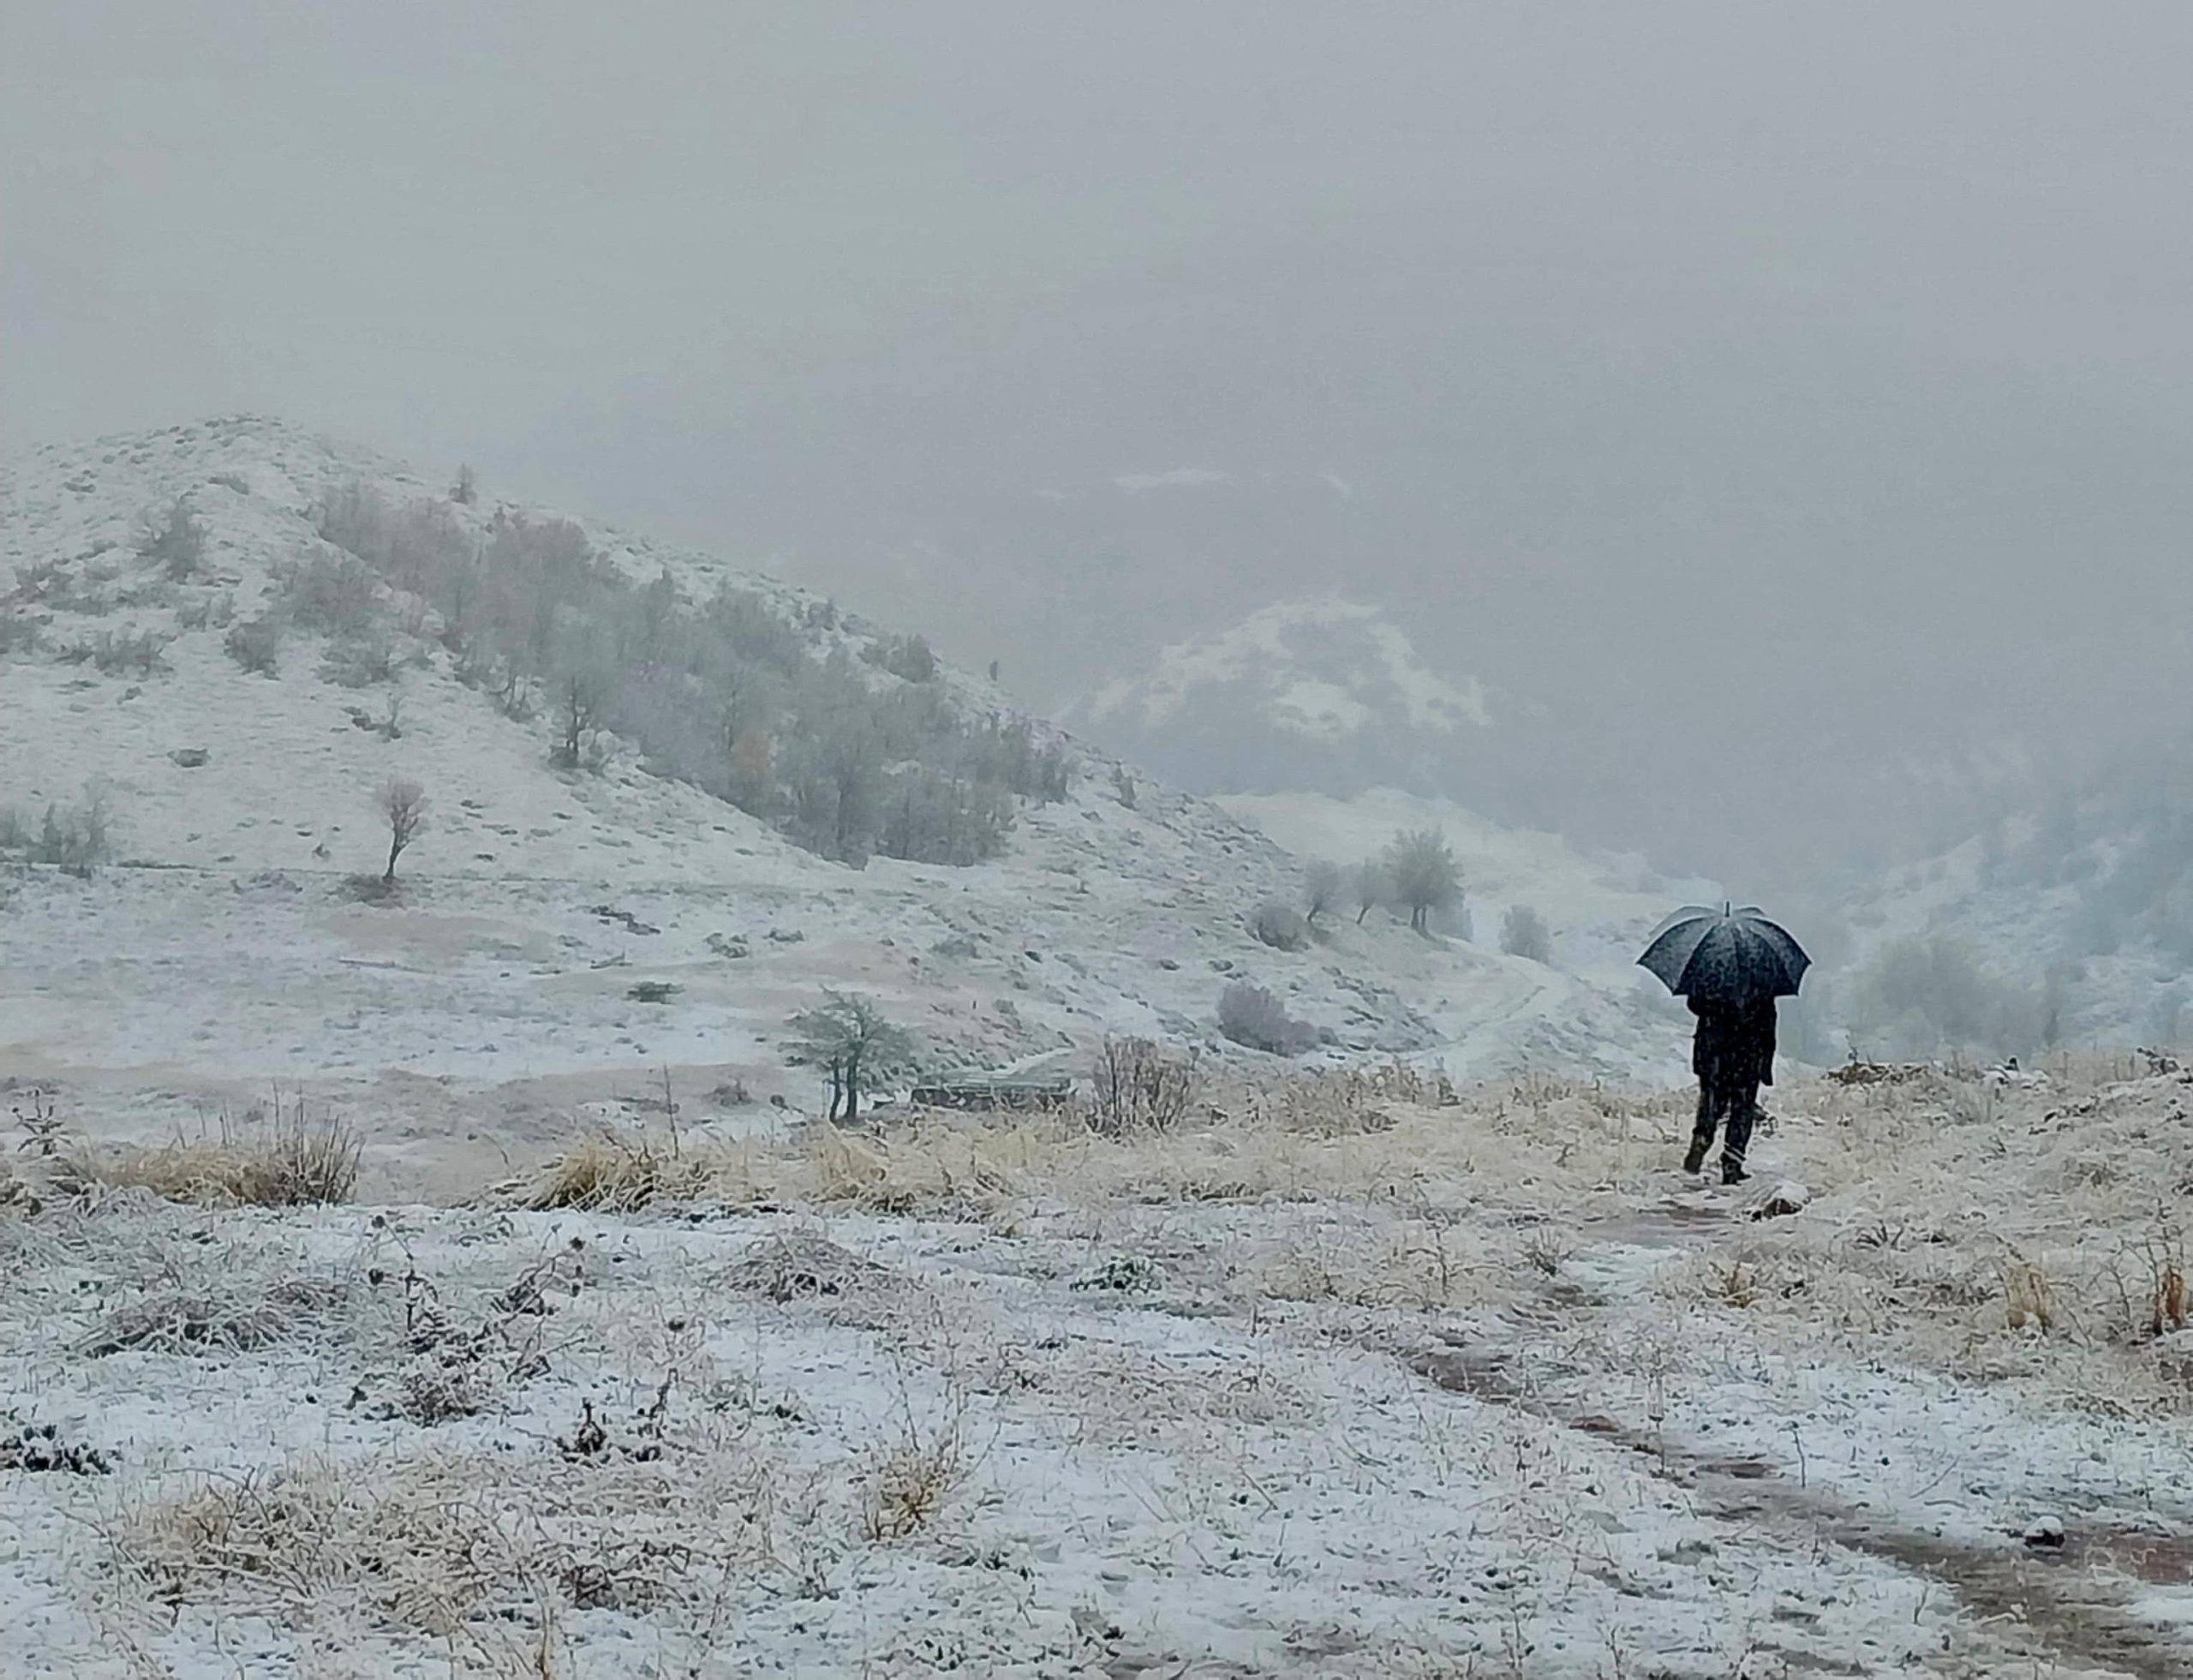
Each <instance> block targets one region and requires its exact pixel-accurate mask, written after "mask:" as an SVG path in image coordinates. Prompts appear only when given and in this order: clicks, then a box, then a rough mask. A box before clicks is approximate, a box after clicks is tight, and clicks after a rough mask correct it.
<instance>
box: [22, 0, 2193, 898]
mask: <svg viewBox="0 0 2193 1680" xmlns="http://www.w3.org/2000/svg"><path fill="white" fill-rule="evenodd" d="M0 16H4V18H5V25H4V35H0V446H4V447H6V448H8V449H10V450H12V449H15V448H20V447H21V446H23V445H27V444H30V443H34V442H40V441H45V440H50V439H68V438H73V437H80V436H88V435H92V434H94V433H103V432H109V431H115V430H120V429H124V428H129V427H140V426H149V425H155V424H167V423H171V422H174V421H182V420H188V419H195V418H200V417H203V416H207V415H210V414H213V413H221V412H233V411H238V410H250V411H256V412H267V413H274V414H278V415H281V416H284V417H287V418H290V419H293V420H296V421H300V422H302V423H305V424H308V425H310V426H312V427H315V428H318V429H322V430H326V431H328V432H331V433H335V434H337V435H339V436H345V437H351V438H356V439H361V440H362V441H366V442H369V443H372V444H374V445H378V446H379V447H382V448H384V449H385V450H387V451H390V452H391V453H394V454H397V455H400V456H403V457H407V458H410V459H413V460H416V461H420V462H421V463H426V464H429V465H431V464H433V463H454V462H456V461H457V460H459V459H467V460H470V461H472V462H474V463H475V464H477V465H478V466H479V467H480V468H481V471H482V474H483V477H484V480H485V481H486V482H487V486H488V487H489V489H490V490H491V492H494V493H505V494H511V495H516V496H521V497H528V498H541V499H548V500H552V501H554V502H558V503H560V504H562V505H566V506H569V507H571V508H574V509H576V510H577V511H584V512H586V513H589V514H590V515H594V516H597V517H607V518H609V519H611V520H612V521H614V522H615V523H620V524H624V525H627V526H630V527H634V528H638V529H648V530H651V531H654V532H657V533H660V534H663V535H672V536H678V537H684V538H687V539H690V540H694V541H701V542H704V543H706V544H707V545H708V546H709V547H716V548H720V549H721V550H723V551H725V552H726V553H732V554H735V555H739V556H743V557H747V558H751V559H763V558H770V559H774V560H775V561H776V562H777V563H779V564H780V565H783V566H784V568H785V569H786V570H787V571H791V572H792V573H793V574H794V575H796V576H798V577H799V578H800V579H801V580H802V581H804V582H809V583H819V584H821V585H822V586H823V587H827V588H829V589H834V590H835V591H836V592H837V593H839V594H840V596H841V597H842V598H844V599H846V600H847V601H850V602H852V603H853V604H856V605H858V606H861V607H865V608H867V609H869V610H870V611H871V612H872V613H875V615H876V616H879V617H883V618H887V619H889V618H900V617H903V618H905V619H909V620H911V621H912V622H914V623H917V624H919V625H922V626H923V627H924V628H926V629H928V630H929V631H930V632H931V633H932V634H933V635H934V636H935V637H936V638H937V639H938V641H939V643H940V644H941V646H942V647H943V648H944V649H946V651H947V652H948V653H950V654H953V655H956V656H958V657H960V658H962V659H965V660H969V661H984V660H987V659H988V658H990V657H1001V658H1002V659H1003V661H1004V662H1005V664H1006V665H1007V667H1008V675H1009V678H1010V677H1013V676H1016V675H1017V677H1018V679H1019V686H1020V687H1021V688H1022V691H1024V692H1025V693H1027V694H1028V695H1029V696H1030V697H1031V699H1034V700H1036V701H1037V702H1041V703H1044V704H1049V705H1055V704H1057V703H1059V702H1062V701H1064V700H1066V699H1067V698H1069V697H1071V696H1072V695H1073V693H1075V692H1077V691H1079V690H1081V689H1083V688H1085V687H1086V686H1088V685H1091V684H1093V683H1094V682H1096V681H1097V680H1100V679H1102V678H1103V677H1104V676H1107V675H1109V674H1112V673H1114V671H1116V670H1117V669H1118V668H1120V667H1121V666H1122V665H1124V664H1128V663H1132V661H1133V660H1134V659H1135V658H1137V657H1138V656H1139V655H1143V654H1144V653H1146V652H1147V651H1148V649H1149V648H1150V646H1152V645H1154V644H1155V643H1156V642H1158V641H1162V640H1166V639H1171V637H1174V636H1177V635H1178V634H1180V633H1181V631H1183V630H1185V629H1187V628H1193V627H1198V626H1215V625H1221V624H1223V623H1225V622H1227V621H1228V619H1231V618H1232V617H1234V616H1238V615H1239V614H1240V613H1242V612H1245V611H1246V610H1248V609H1249V608H1251V607H1255V606H1257V605H1258V604H1261V603H1262V602H1263V601H1266V600H1269V599H1271V598H1273V597H1274V596H1275V595H1280V594H1283V593H1288V592H1290V591H1294V590H1296V589H1302V588H1307V587H1316V586H1321V585H1322V586H1325V587H1333V586H1337V587H1341V588H1343V589H1347V591H1348V592H1350V593H1353V594H1356V595H1360V596H1362V597H1363V598H1365V599H1371V600H1377V601H1383V602H1386V603H1388V604H1389V605H1392V606H1395V607H1396V608H1397V609H1401V610H1403V611H1404V612H1405V613H1406V615H1407V620H1408V622H1409V623H1410V625H1411V628H1412V630H1413V631H1415V632H1416V633H1417V634H1418V635H1419V640H1420V641H1421V642H1423V643H1425V654H1426V656H1427V658H1428V659H1429V660H1430V661H1431V662H1433V663H1434V664H1438V665H1442V666H1443V667H1445V668H1448V669H1449V670H1451V671H1454V672H1456V673H1481V674H1483V675H1484V676H1485V679H1486V680H1487V682H1488V683H1489V684H1490V685H1491V686H1492V688H1493V690H1494V691H1495V693H1496V695H1501V694H1505V695H1507V696H1509V697H1510V701H1509V703H1510V711H1511V715H1515V716H1522V715H1526V714H1528V715H1530V716H1533V717H1535V718H1538V719H1539V720H1540V721H1539V724H1538V725H1536V727H1537V728H1538V729H1539V732H1540V737H1539V738H1538V739H1536V740H1534V742H1533V749H1532V750H1533V754H1534V755H1537V756H1534V757H1533V760H1532V762H1533V764H1534V765H1535V764H1539V763H1541V762H1542V763H1543V765H1544V771H1543V774H1535V775H1530V776H1525V775H1520V774H1517V772H1516V769H1515V766H1513V765H1511V766H1509V771H1508V774H1507V775H1506V777H1505V779H1504V780H1503V784H1502V788H1503V791H1502V792H1501V794H1500V798H1499V799H1498V800H1497V801H1494V803H1504V804H1506V805H1507V806H1508V807H1509V808H1510V809H1511V810H1512V811H1513V812H1514V813H1515V814H1517V815H1527V816H1532V817H1533V819H1534V820H1551V821H1557V822H1565V823H1568V824H1569V825H1570V826H1573V827H1575V828H1577V829H1579V830H1580V831H1581V832H1584V833H1585V834H1586V835H1587V836H1588V837H1590V838H1594V839H1600V840H1615V841H1621V842H1624V843H1632V844H1646V845H1649V846H1652V848H1653V850H1654V851H1655V853H1656V855H1657V856H1659V857H1661V858H1663V859H1664V860H1665V861H1667V862H1669V863H1670V864H1682V865H1683V866H1686V867H1700V868H1706V869H1715V868H1722V867H1725V866H1735V865H1741V866H1742V867H1743V868H1746V869H1750V870H1757V871H1759V872H1760V873H1764V874H1771V873H1772V872H1773V871H1775V870H1784V871H1787V870H1792V869H1796V868H1800V867H1804V866H1808V865H1809V864H1814V863H1816V862H1818V861H1820V859H1821V858H1822V855H1823V853H1824V852H1825V853H1826V854H1828V855H1838V854H1839V853H1840V852H1841V851H1843V849H1846V848H1849V847H1856V846H1860V845H1861V844H1862V843H1863V841H1864V840H1865V839H1866V835H1867V831H1868V829H1869V828H1879V830H1881V831H1882V832H1883V833H1895V834H1898V835H1899V837H1901V836H1902V834H1903V829H1904V828H1908V827H1909V823H1910V822H1911V820H1912V818H1913V810H1912V809H1910V808H1909V800H1910V798H1911V793H1910V790H1911V789H1912V788H1914V787H1918V788H1923V787H1925V786H1928V785H1930V784H1931V783H1933V782H1934V781H1937V780H1942V781H1950V780H1955V779H1956V778H1957V776H1960V775H1963V774H1966V773H1967V772H1968V771H1969V769H1970V768H1971V767H1972V766H1973V765H1974V764H1975V763H1977V762H1989V763H1993V762H2022V761H2023V760H2024V759H2026V758H2030V757H2034V756H2037V757H2039V758H2040V759H2042V760H2046V761H2048V762H2056V763H2069V762H2076V761H2078V760H2079V759H2081V758H2082V757H2087V756H2094V755H2098V754H2100V753H2103V752H2106V751H2108V750H2116V749H2118V748H2121V747H2123V746H2125V745H2128V744H2131V743H2132V742H2134V741H2135V740H2136V739H2137V738H2141V737H2142V735H2143V733H2144V732H2151V731H2153V730H2154V729H2157V728H2160V727H2161V726H2164V724H2165V723H2166V722H2169V723H2171V724H2173V725H2174V722H2175V714H2176V713H2177V712H2178V711H2182V710H2183V708H2184V702H2185V701H2186V699H2187V698H2188V697H2189V688H2193V685H2189V683H2188V680H2187V678H2186V675H2185V672H2184V663H2185V655H2186V654H2187V652H2188V646H2187V638H2186V626H2187V622H2188V620H2187V610H2188V606H2189V596H2193V584H2189V583H2188V581H2187V577H2186V565H2185V561H2186V558H2187V556H2186V550H2187V538H2188V533H2189V532H2193V489H2189V487H2188V484H2187V475H2186V470H2185V469H2186V465H2187V460H2188V450H2187V445H2188V442H2189V439H2193V326H2189V324H2188V305H2187V300H2188V298H2189V297H2193V217H2189V216H2188V215H2187V213H2186V198H2187V188H2188V178H2189V170H2193V110H2189V101H2188V100H2187V99H2186V98H2185V96H2184V66H2185V65H2186V64H2187V63H2193V11H2189V10H2188V9H2185V8H2184V7H2181V6H2177V5H2144V4H2142V5H2134V4H2122V5H2116V6H2112V7H2108V8H2091V7H2077V6H2071V5H2061V6H2052V7H2039V6H2029V5H2017V4H2005V3H1988V4H1974V5H1927V6H1914V5H1911V4H1909V3H1908V0H1907V3H1896V4H1889V5H1879V6H1864V5H1848V4H1838V5H1836V6H1833V7H1812V8H1802V9H1800V8H1796V7H1766V6H1759V5H1755V4H1751V5H1728V6H1694V5H1682V4H1671V3H1659V4H1655V5H1652V6H1635V5H1606V6H1585V5H1565V4H1554V5H1533V6H1512V5H1491V4H1488V5H1470V6H1436V7H1384V6H1376V5H1353V4H1351V5H1347V6H1337V5H1336V6H1310V5H1306V4H1280V3H1264V4H1258V5H1253V6H1218V5H1210V4H1197V5H1167V6H1134V5H1126V4H1119V3H1107V4H1104V5H1102V6H1085V7H1076V8H1072V9H1067V8H1059V7H1050V6H1030V5H1025V4H1019V5H997V6H947V5H933V4H920V5H911V6H899V7H884V6H880V5H879V6H875V7H858V8H852V7H821V6H813V5H807V4H799V5H789V6H771V7H755V8H744V7H727V6H720V5H692V6H685V7H666V6H646V5H640V6H629V5H628V6H619V7H614V8H611V7H604V6H600V5H595V4H588V5H577V6H574V5H556V6H548V5H538V4H534V5H511V6H507V7H493V8H490V7H484V6H461V5H420V6H402V5H393V4H362V5H356V6H341V5H335V4H317V5H313V6H308V7H292V6H279V5H266V6H260V7H247V6H242V5H233V6H210V5H198V4H145V5H140V6H100V5H88V4H71V5H68V6H59V5H39V6H31V5H23V4H20V3H15V0H0ZM1180 467H1197V468H1204V469H1211V470H1214V471H1223V472H1226V473H1228V474H1230V475H1233V479H1232V481H1231V482H1230V483H1229V484H1228V485H1226V486H1222V487H1216V488H1215V489H1212V490H1210V491H1208V492H1205V491H1198V490H1190V489H1184V490H1178V491H1168V492H1164V493H1161V494H1156V495H1152V496H1148V497H1138V498H1125V497H1122V496H1121V495H1120V493H1118V491H1117V489H1116V487H1114V486H1113V485H1112V483H1111V481H1112V479H1113V477H1114V475H1118V474H1121V473H1130V472H1162V471H1165V470H1168V469H1174V468H1180ZM1328 474H1330V475H1333V477H1335V478H1337V479H1338V480H1339V481H1341V483H1343V484H1345V485H1346V486H1347V487H1348V492H1347V493H1345V494H1343V493H1341V492H1340V491H1339V490H1337V489H1335V488H1333V487H1332V486H1331V485H1330V481H1328V480H1327V479H1326V478H1325V476H1324V475H1328ZM1670 649H1684V650H1686V651H1685V654H1684V656H1683V658H1682V659H1681V660H1678V659H1676V658H1674V657H1672V656H1671V655H1670V651H1669V650H1670ZM1899 777H1900V778H1901V780H1898V778H1899ZM1884 778H1885V780H1884ZM1668 786H1681V787H1682V789H1683V791H1682V793H1681V794H1680V795H1676V794H1669V793H1667V792H1664V789H1665V788H1666V787H1668ZM1472 791H1473V790H1471V789H1468V788H1461V789H1456V790H1455V792H1456V794H1457V796H1458V797H1461V798H1464V799H1466V800H1467V799H1468V798H1470V797H1471V793H1472ZM1488 797H1489V798H1490V789H1488ZM1890 806H1893V807H1894V809H1888V808H1887V807H1890Z"/></svg>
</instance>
